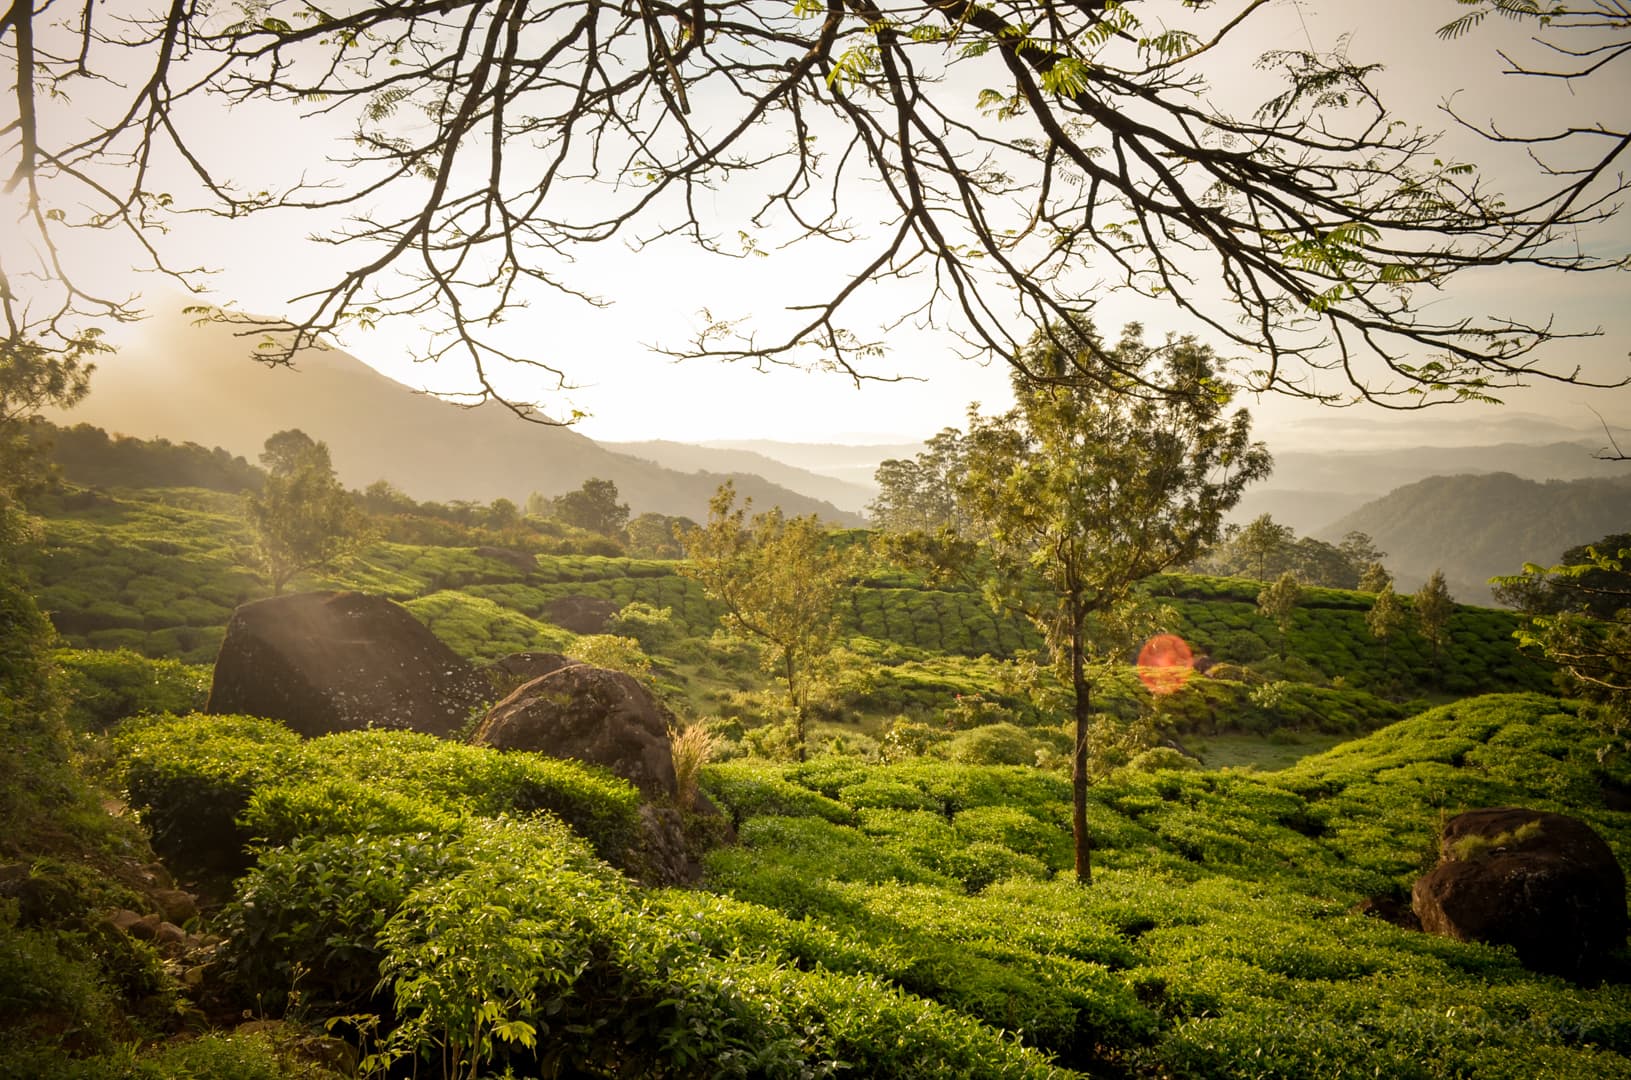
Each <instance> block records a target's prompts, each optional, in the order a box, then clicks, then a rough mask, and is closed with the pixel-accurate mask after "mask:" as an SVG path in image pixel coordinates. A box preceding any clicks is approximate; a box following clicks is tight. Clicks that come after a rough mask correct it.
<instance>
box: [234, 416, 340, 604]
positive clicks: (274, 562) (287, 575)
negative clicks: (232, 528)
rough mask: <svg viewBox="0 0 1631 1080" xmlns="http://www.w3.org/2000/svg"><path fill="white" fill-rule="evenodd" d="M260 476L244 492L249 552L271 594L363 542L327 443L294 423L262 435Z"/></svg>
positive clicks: (335, 560)
mask: <svg viewBox="0 0 1631 1080" xmlns="http://www.w3.org/2000/svg"><path fill="white" fill-rule="evenodd" d="M260 461H261V465H263V466H264V467H265V468H266V481H265V483H264V484H263V485H262V487H261V490H260V492H259V493H256V494H251V495H247V496H245V507H246V509H247V512H248V515H249V523H250V525H251V526H252V527H253V528H254V531H255V544H254V549H253V551H252V558H253V561H254V563H255V564H256V565H257V566H258V567H259V569H260V571H261V573H262V574H263V575H264V576H265V578H266V580H267V582H268V583H269V584H270V585H271V586H272V592H273V593H274V594H281V593H282V592H283V587H284V586H285V585H287V584H288V583H289V582H290V581H291V580H292V579H293V578H294V576H295V575H296V574H299V573H301V572H302V571H305V570H316V569H320V568H322V567H326V566H331V565H333V564H334V563H335V562H337V561H339V560H340V559H343V558H345V557H346V556H348V555H350V554H352V553H353V552H354V551H356V550H357V548H359V547H360V546H361V545H362V543H363V542H364V537H363V535H362V533H363V530H362V523H361V515H360V514H359V513H358V512H357V508H356V506H355V505H354V504H353V502H352V499H351V496H350V494H349V493H347V491H346V490H345V488H344V487H342V486H341V485H340V481H339V480H338V479H337V478H336V477H335V475H334V466H333V464H332V463H331V462H330V460H329V453H328V444H326V443H321V442H317V441H315V440H314V439H312V437H311V436H309V435H307V434H306V433H305V432H303V431H300V430H299V429H296V428H291V429H290V430H288V431H280V432H277V433H276V434H274V435H272V436H270V437H269V438H268V439H267V440H266V445H265V450H264V451H263V452H262V454H261V456H260Z"/></svg>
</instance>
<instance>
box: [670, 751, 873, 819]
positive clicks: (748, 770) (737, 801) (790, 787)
mask: <svg viewBox="0 0 1631 1080" xmlns="http://www.w3.org/2000/svg"><path fill="white" fill-rule="evenodd" d="M781 772H782V770H781V769H779V768H777V767H776V766H774V765H771V764H769V763H768V762H762V761H731V762H724V763H717V764H712V765H707V766H704V767H703V770H702V790H703V791H704V792H705V793H707V795H708V797H709V798H710V799H712V800H713V801H714V802H715V803H717V804H718V805H719V806H720V807H721V808H722V809H723V810H724V811H725V812H726V813H727V814H728V815H729V816H730V818H731V820H732V821H733V822H734V823H735V824H736V825H737V826H738V827H740V826H741V824H742V823H743V822H744V821H746V820H747V819H748V818H750V817H760V816H776V817H820V818H825V819H826V820H828V821H831V822H834V823H836V824H840V825H847V824H851V823H853V822H854V821H855V820H856V817H855V811H854V810H852V809H851V808H850V807H848V806H845V805H844V804H843V803H841V802H839V801H838V800H836V799H832V798H829V797H827V796H825V795H822V794H820V793H818V792H815V791H811V790H810V789H809V788H806V787H803V786H801V785H799V784H795V783H793V782H791V781H789V780H787V779H785V778H784V777H783V776H782V775H781Z"/></svg>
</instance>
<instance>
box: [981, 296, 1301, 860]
mask: <svg viewBox="0 0 1631 1080" xmlns="http://www.w3.org/2000/svg"><path fill="white" fill-rule="evenodd" d="M1107 358H1108V359H1107ZM1020 361H1021V363H1020V366H1021V368H1022V369H1024V370H1028V371H1033V372H1036V373H1038V374H1040V375H1041V376H1043V379H1042V380H1041V381H1037V380H1032V379H1027V378H1025V377H1023V376H1018V375H1016V377H1015V378H1014V380H1013V386H1014V396H1015V401H1016V405H1015V407H1014V408H1013V409H1012V410H1010V411H1009V412H1007V413H1005V414H1003V415H1001V416H995V417H982V416H980V415H979V414H978V413H977V412H975V411H974V410H972V409H971V410H970V416H969V430H968V439H967V458H966V462H965V469H964V473H963V478H962V482H961V484H960V485H959V498H960V502H961V504H962V505H963V506H964V508H965V509H966V511H967V513H968V516H969V519H970V521H971V522H972V524H973V526H974V528H975V530H976V531H977V533H978V534H979V535H980V536H981V537H982V540H983V542H984V545H985V547H986V550H987V551H988V552H989V555H990V557H991V560H992V564H993V566H994V569H995V573H994V575H993V577H992V579H991V583H990V585H989V587H988V590H987V592H988V595H989V597H990V599H991V600H992V602H993V604H995V605H997V606H999V607H1007V608H1011V609H1013V610H1017V611H1019V612H1021V613H1023V614H1024V615H1025V616H1026V617H1028V618H1029V619H1031V620H1032V622H1034V623H1035V624H1036V625H1037V627H1038V628H1039V629H1041V630H1042V632H1043V634H1044V636H1045V638H1046V640H1047V643H1048V647H1049V650H1050V652H1051V653H1052V656H1053V659H1054V661H1055V665H1056V666H1057V667H1058V668H1059V669H1060V670H1061V672H1062V674H1063V675H1064V676H1065V678H1066V681H1067V684H1068V685H1069V687H1070V688H1071V691H1072V695H1073V700H1074V708H1073V712H1074V718H1075V732H1076V736H1075V749H1074V754H1073V758H1072V812H1071V822H1072V831H1073V834H1074V839H1075V860H1076V876H1077V879H1078V880H1079V881H1082V882H1088V881H1091V880H1092V855H1091V842H1090V838H1089V836H1088V831H1087V786H1088V731H1089V727H1090V724H1091V721H1092V716H1093V694H1094V689H1095V686H1096V683H1097V680H1098V679H1099V677H1100V674H1101V670H1102V669H1101V666H1100V665H1101V662H1102V661H1104V660H1105V659H1106V658H1108V657H1111V656H1115V655H1117V654H1124V653H1125V649H1126V646H1127V644H1128V642H1127V641H1126V640H1125V639H1124V637H1123V636H1122V635H1121V634H1120V633H1118V628H1122V627H1125V626H1126V625H1127V620H1126V619H1125V617H1124V616H1125V613H1126V611H1127V610H1128V605H1129V602H1130V601H1131V600H1132V598H1133V590H1134V587H1135V586H1136V585H1137V584H1138V583H1139V582H1140V581H1143V580H1144V579H1145V578H1147V577H1149V576H1150V575H1152V574H1155V573H1158V572H1160V571H1162V570H1165V569H1168V568H1169V567H1172V566H1176V565H1180V564H1182V563H1186V562H1188V561H1190V560H1191V559H1193V558H1194V557H1195V556H1196V554H1198V553H1199V552H1200V550H1201V549H1202V548H1203V547H1204V546H1205V545H1207V544H1209V543H1211V542H1213V541H1214V540H1216V539H1217V536H1218V532H1219V530H1220V529H1221V527H1222V524H1223V515H1224V514H1225V513H1226V512H1227V511H1228V510H1229V509H1230V508H1231V507H1233V506H1234V505H1235V503H1236V502H1238V501H1239V499H1240V496H1241V493H1242V492H1243V491H1244V489H1245V486H1246V484H1247V483H1249V482H1250V481H1252V480H1255V479H1258V478H1260V477H1262V476H1265V475H1267V473H1268V471H1269V466H1270V459H1269V455H1268V451H1267V450H1265V449H1264V448H1263V446H1262V444H1261V443H1254V442H1252V441H1251V421H1250V417H1249V416H1248V414H1247V413H1246V411H1245V410H1244V409H1240V410H1236V411H1234V412H1233V413H1230V412H1229V411H1228V408H1229V404H1230V401H1231V398H1232V392H1231V389H1230V387H1229V386H1228V384H1227V383H1225V382H1224V381H1223V380H1222V378H1221V376H1220V374H1219V372H1218V370H1217V358H1216V357H1215V356H1214V355H1213V353H1212V351H1211V350H1210V349H1208V348H1206V347H1205V346H1204V345H1201V344H1200V343H1199V342H1197V341H1195V340H1194V339H1193V338H1187V337H1184V338H1168V339H1166V340H1165V341H1163V342H1160V343H1156V344H1150V343H1147V342H1146V341H1145V340H1144V338H1143V332H1142V328H1140V327H1139V326H1137V325H1136V324H1135V325H1130V326H1128V327H1127V328H1126V330H1125V331H1124V332H1123V335H1122V337H1121V340H1120V341H1119V342H1117V343H1116V344H1115V345H1114V346H1109V345H1106V344H1105V343H1104V342H1103V341H1101V340H1099V339H1098V338H1097V337H1096V336H1093V335H1091V334H1078V333H1076V332H1075V331H1072V330H1069V329H1060V328H1054V329H1053V330H1052V331H1051V332H1049V333H1046V334H1041V333H1039V334H1038V335H1037V336H1036V337H1035V338H1034V339H1032V341H1031V343H1030V345H1029V346H1028V347H1027V348H1026V350H1025V354H1024V356H1022V357H1021V358H1020ZM1151 384H1158V385H1161V386H1163V387H1166V388H1167V389H1166V390H1164V391H1163V392H1161V393H1150V392H1147V391H1146V390H1144V389H1143V388H1144V387H1146V386H1147V385H1151Z"/></svg>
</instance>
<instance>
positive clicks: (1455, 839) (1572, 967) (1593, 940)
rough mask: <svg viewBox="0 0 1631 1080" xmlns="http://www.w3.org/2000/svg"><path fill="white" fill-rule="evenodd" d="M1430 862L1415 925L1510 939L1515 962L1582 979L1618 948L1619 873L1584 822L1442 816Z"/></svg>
mask: <svg viewBox="0 0 1631 1080" xmlns="http://www.w3.org/2000/svg"><path fill="white" fill-rule="evenodd" d="M1439 858H1440V861H1439V864H1438V866H1437V867H1435V868H1434V869H1433V870H1432V872H1431V873H1429V874H1427V875H1426V876H1424V877H1422V878H1420V879H1418V880H1417V882H1416V885H1415V888H1414V889H1413V890H1412V893H1411V908H1412V909H1413V910H1414V911H1415V913H1416V916H1417V918H1419V919H1420V920H1421V925H1422V929H1424V930H1426V931H1428V932H1430V933H1434V934H1443V935H1446V936H1448V937H1453V938H1455V939H1457V940H1459V941H1482V942H1486V943H1489V944H1494V945H1511V946H1512V947H1513V948H1515V949H1516V950H1517V953H1518V957H1519V959H1521V960H1522V961H1523V963H1524V965H1525V966H1527V967H1530V968H1533V969H1534V970H1537V971H1546V972H1551V973H1553V974H1559V975H1566V976H1569V977H1570V978H1589V977H1591V976H1593V975H1594V974H1595V973H1596V972H1597V971H1598V970H1599V969H1600V966H1601V964H1602V962H1603V961H1604V959H1605V958H1606V956H1607V955H1608V954H1609V953H1610V952H1612V951H1614V950H1616V949H1618V948H1620V947H1621V946H1623V945H1624V944H1625V937H1626V914H1625V873H1624V871H1623V870H1621V869H1620V865H1619V863H1617V862H1616V861H1615V859H1614V853H1613V851H1611V850H1610V849H1609V846H1608V845H1607V844H1606V843H1604V842H1603V838H1602V837H1600V836H1598V835H1597V833H1596V832H1595V831H1593V830H1592V828H1591V826H1589V825H1587V824H1586V823H1585V822H1583V821H1579V820H1577V819H1576V818H1572V817H1568V816H1567V815H1564V814H1552V813H1547V812H1544V811H1540V810H1525V809H1521V808H1519V807H1512V806H1504V807H1495V808H1492V809H1486V810H1472V811H1469V812H1467V813H1465V814H1460V815H1458V816H1456V817H1454V818H1451V819H1450V821H1449V822H1448V824H1446V825H1445V827H1444V835H1443V838H1442V840H1441V842H1440V854H1439Z"/></svg>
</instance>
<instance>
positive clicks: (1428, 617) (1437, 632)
mask: <svg viewBox="0 0 1631 1080" xmlns="http://www.w3.org/2000/svg"><path fill="white" fill-rule="evenodd" d="M1415 607H1416V626H1417V627H1418V628H1419V629H1420V630H1421V636H1422V637H1424V638H1426V639H1427V643H1428V645H1430V646H1432V649H1433V670H1434V671H1438V670H1439V658H1440V656H1441V654H1442V653H1443V651H1444V646H1446V645H1448V644H1449V643H1450V616H1451V615H1454V614H1455V597H1453V596H1451V595H1450V588H1449V586H1448V585H1446V584H1445V583H1444V571H1442V570H1434V571H1433V576H1432V577H1430V578H1428V579H1427V580H1426V581H1425V582H1423V583H1422V587H1421V588H1420V589H1417V590H1416V597H1415Z"/></svg>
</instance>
